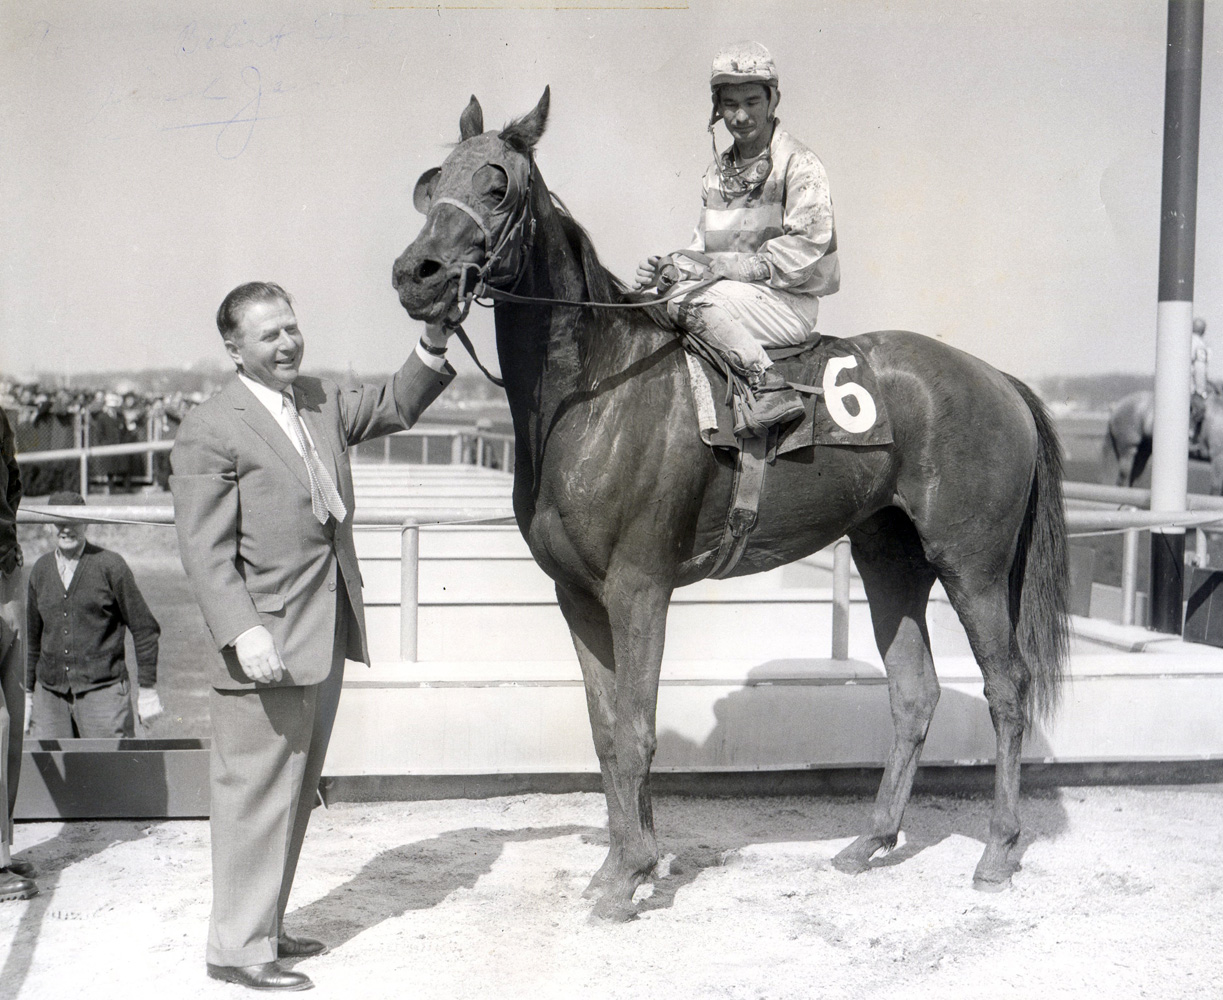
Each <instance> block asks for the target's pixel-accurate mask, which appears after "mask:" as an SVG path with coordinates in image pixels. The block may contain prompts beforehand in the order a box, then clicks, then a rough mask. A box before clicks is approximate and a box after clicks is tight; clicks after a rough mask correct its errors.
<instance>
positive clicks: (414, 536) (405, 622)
mask: <svg viewBox="0 0 1223 1000" xmlns="http://www.w3.org/2000/svg"><path fill="white" fill-rule="evenodd" d="M17 520H18V522H20V523H33V524H56V523H59V522H62V521H81V522H85V523H87V524H162V525H173V524H174V511H173V509H172V508H169V507H135V506H130V507H120V506H107V507H92V508H81V507H42V506H26V507H21V508H19V509H18V511H17ZM353 523H354V525H357V526H361V527H365V526H379V527H389V526H397V527H398V528H399V531H400V543H399V552H400V568H399V600H400V604H399V656H400V659H402V660H404V661H406V662H412V663H414V662H416V659H417V656H418V654H419V645H418V636H419V627H420V626H419V622H420V529H421V528H422V527H427V526H429V525H442V524H470V525H480V524H512V523H514V513H513V511H512V510H511V509H510V508H508V507H437V508H430V509H429V510H428V511H427V512H425V511H419V512H412V511H411V510H410V509H408V510H405V509H404V508H403V507H400V508H377V507H360V508H358V509H357V510H356V512H355V513H354V514H353ZM832 579H833V584H832V589H833V599H832V658H833V659H834V660H847V659H849V586H850V560H849V539H848V538H842V539H840V540H839V541H838V542H837V543H836V544H835V546H834V548H833V574H832Z"/></svg>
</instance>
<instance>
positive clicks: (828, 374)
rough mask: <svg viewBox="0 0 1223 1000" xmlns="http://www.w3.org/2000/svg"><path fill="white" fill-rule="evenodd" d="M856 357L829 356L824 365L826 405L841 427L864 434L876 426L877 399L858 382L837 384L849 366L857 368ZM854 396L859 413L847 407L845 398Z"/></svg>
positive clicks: (853, 432) (850, 431) (854, 432)
mask: <svg viewBox="0 0 1223 1000" xmlns="http://www.w3.org/2000/svg"><path fill="white" fill-rule="evenodd" d="M857 367H858V359H857V358H855V357H852V356H850V357H843V358H829V359H828V364H826V365H825V366H824V405H825V406H827V407H828V412H829V414H830V415H831V416H832V419H833V420H835V421H836V422H837V423H838V424H839V425H840V426H841V427H843V428H845V430H847V431H849V433H850V434H862V433H865V432H866V431H869V430H870V429H871V428H872V427H874V426H875V417H876V416H877V413H876V411H875V401H874V400H873V399H872V398H871V394H870V393H869V392H867V391H866V389H864V388H863V387H862V386H860V385H858V383H857V382H846V383H844V384H843V385H837V376H838V375H840V374H841V372H843V371H845V369H847V368H857ZM847 396H852V397H853V398H854V400H855V401H856V402H857V404H858V412H857V414H856V415H855V414H853V413H850V412H849V410H847V409H846V408H845V402H844V400H845V398H846V397H847Z"/></svg>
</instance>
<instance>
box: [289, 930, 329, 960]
mask: <svg viewBox="0 0 1223 1000" xmlns="http://www.w3.org/2000/svg"><path fill="white" fill-rule="evenodd" d="M326 950H327V946H326V945H325V944H323V942H322V941H315V940H314V938H308V937H293V936H292V935H290V934H281V935H280V939H279V940H278V941H277V942H276V954H277V956H278V957H280V958H309V957H310V956H311V955H321V954H323V953H324V952H325V951H326Z"/></svg>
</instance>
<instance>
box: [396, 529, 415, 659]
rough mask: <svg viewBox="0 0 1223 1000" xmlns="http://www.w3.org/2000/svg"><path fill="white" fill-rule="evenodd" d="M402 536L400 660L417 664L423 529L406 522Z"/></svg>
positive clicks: (400, 558) (400, 543)
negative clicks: (421, 530) (421, 533)
mask: <svg viewBox="0 0 1223 1000" xmlns="http://www.w3.org/2000/svg"><path fill="white" fill-rule="evenodd" d="M400 532H401V533H400V537H399V658H400V659H401V660H403V661H404V662H406V663H415V662H416V656H417V653H418V649H419V647H418V641H417V640H418V633H417V629H418V615H419V612H420V527H419V526H418V525H417V524H416V522H414V521H405V522H404V523H403V527H402V528H401V529H400Z"/></svg>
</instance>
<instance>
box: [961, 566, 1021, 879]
mask: <svg viewBox="0 0 1223 1000" xmlns="http://www.w3.org/2000/svg"><path fill="white" fill-rule="evenodd" d="M999 576H1001V578H999ZM982 577H983V579H981V580H976V579H973V578H972V577H970V576H965V577H957V578H951V579H949V578H947V577H944V579H943V585H944V587H946V589H947V596H948V597H949V598H950V600H951V603H952V606H953V607H954V608H955V609H956V612H957V613H958V614H959V616H960V621H961V623H962V624H963V625H964V630H965V631H966V632H967V633H968V641H969V642H970V643H971V645H972V651H973V655H974V656H975V657H976V659H977V663H978V664H979V665H980V667H981V673H982V675H983V676H984V678H985V698H986V700H987V701H988V702H989V714H990V718H991V719H992V720H993V723H994V734H995V736H996V738H997V758H996V760H995V762H994V809H993V814H992V816H991V817H990V823H989V839H988V841H986V845H985V852H984V854H982V856H981V861H980V862H979V863H978V864H977V870H976V871H975V872H974V873H973V885H974V887H976V888H978V889H986V890H993V889H1000V888H1003V887H1005V886H1006V885H1007V884H1008V883H1009V882H1010V880H1011V875H1012V873H1013V872H1014V870H1015V866H1014V864H1013V863H1012V862H1011V860H1010V852H1011V848H1012V847H1014V845H1015V842H1016V841H1017V840H1018V839H1019V832H1020V830H1019V775H1020V761H1021V758H1022V752H1023V734H1024V727H1025V723H1026V708H1025V706H1026V703H1027V696H1028V686H1029V683H1030V673H1029V671H1028V666H1027V664H1026V663H1025V661H1024V659H1023V656H1022V655H1021V654H1020V652H1019V643H1018V641H1017V640H1016V638H1015V632H1014V628H1013V627H1012V624H1011V614H1010V606H1009V598H1008V585H1007V580H1006V576H1005V574H1001V575H1000V574H996V573H993V574H982ZM987 580H989V581H990V582H986V581H987Z"/></svg>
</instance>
